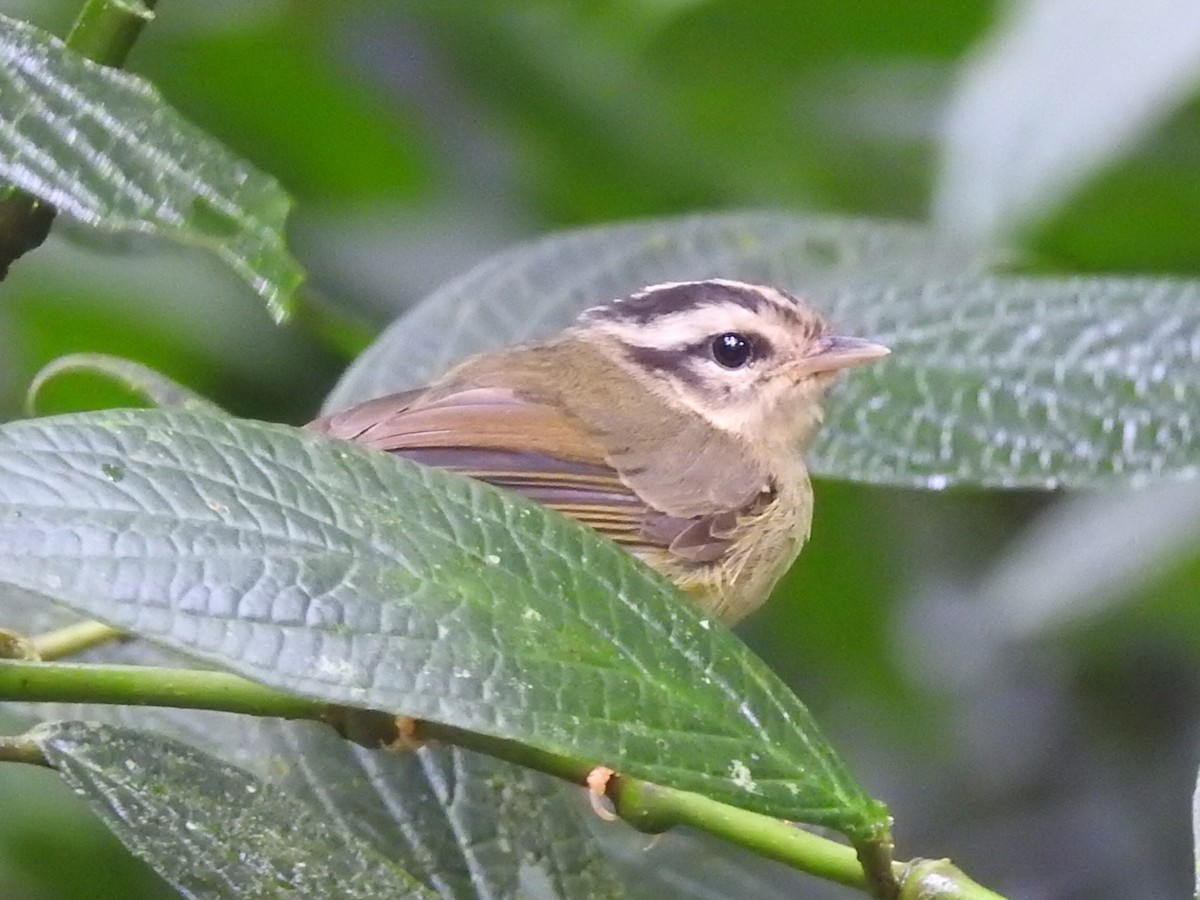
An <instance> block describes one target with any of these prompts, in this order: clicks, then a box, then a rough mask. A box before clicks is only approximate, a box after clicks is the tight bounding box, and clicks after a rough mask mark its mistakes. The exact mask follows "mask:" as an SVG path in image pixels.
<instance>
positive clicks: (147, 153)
mask: <svg viewBox="0 0 1200 900" xmlns="http://www.w3.org/2000/svg"><path fill="white" fill-rule="evenodd" d="M0 179H4V180H6V181H8V182H11V183H12V184H15V185H17V186H18V187H20V188H22V189H24V190H26V191H28V192H29V193H31V194H33V195H35V196H36V197H38V198H40V199H42V200H44V201H46V202H48V203H52V204H53V205H54V206H55V207H56V208H57V210H58V212H59V213H60V214H62V215H65V216H68V217H70V218H72V219H74V220H76V221H79V222H81V223H83V224H85V225H88V226H90V227H92V228H96V229H99V230H101V231H106V232H111V233H141V234H152V235H156V236H158V237H163V238H166V239H168V240H172V241H177V242H179V243H184V244H193V245H199V246H203V247H207V248H209V249H211V250H213V251H214V252H216V253H217V254H218V255H219V256H220V257H221V258H222V259H224V260H225V261H226V262H227V263H229V264H230V265H231V266H232V267H233V268H234V270H235V271H237V272H238V274H239V275H241V276H242V277H243V278H244V279H246V281H248V282H249V283H250V286H251V287H252V288H253V289H254V290H255V292H256V293H258V295H259V296H261V297H262V298H263V299H264V300H265V301H266V303H267V305H268V307H269V308H270V310H271V312H272V314H274V315H275V316H276V318H280V319H281V318H283V317H284V316H285V315H286V314H287V312H288V309H289V305H290V300H291V296H292V294H293V292H294V291H295V289H296V287H297V286H298V285H299V284H300V282H301V280H302V279H303V277H304V273H303V272H302V270H301V269H300V267H299V265H298V264H297V263H296V262H295V260H293V259H292V258H291V256H289V255H288V252H287V249H286V247H285V244H284V236H283V226H284V220H285V219H286V217H287V213H288V209H289V207H290V205H291V200H290V198H289V197H288V196H287V194H285V193H284V192H283V189H282V188H280V186H279V184H278V183H277V182H276V181H275V180H274V179H273V178H271V177H269V176H267V175H265V174H263V173H262V172H259V171H258V170H257V169H255V168H254V167H253V166H251V165H250V164H249V163H247V162H246V161H245V160H242V159H239V158H238V157H236V156H234V155H233V154H232V153H231V152H229V150H227V149H226V148H225V147H224V146H222V145H221V144H220V143H218V142H217V141H216V140H215V139H213V138H212V137H210V136H208V135H207V134H205V133H204V132H203V131H201V130H200V129H199V128H197V127H196V126H195V125H192V124H191V123H190V122H188V121H186V120H185V119H183V118H182V117H181V116H179V115H178V114H177V113H176V112H175V111H174V110H173V109H171V107H170V106H169V105H167V103H166V101H165V100H164V99H163V98H162V96H161V95H160V94H159V93H158V91H157V90H156V89H155V88H154V87H153V86H152V85H150V84H149V83H148V82H147V81H145V80H143V79H141V78H138V77H137V76H135V75H130V74H129V73H127V72H122V71H120V70H118V69H114V68H110V67H108V66H103V65H100V64H98V63H94V62H92V61H91V60H88V59H85V58H84V57H82V56H80V55H78V54H76V53H74V52H72V51H71V50H69V49H68V48H67V47H66V46H65V45H64V44H63V43H62V42H61V41H60V40H58V39H57V38H55V37H54V36H53V35H50V34H47V33H45V32H43V31H39V30H38V29H36V28H34V27H32V26H30V25H28V24H26V23H24V22H20V21H17V20H15V19H9V18H6V17H3V16H0Z"/></svg>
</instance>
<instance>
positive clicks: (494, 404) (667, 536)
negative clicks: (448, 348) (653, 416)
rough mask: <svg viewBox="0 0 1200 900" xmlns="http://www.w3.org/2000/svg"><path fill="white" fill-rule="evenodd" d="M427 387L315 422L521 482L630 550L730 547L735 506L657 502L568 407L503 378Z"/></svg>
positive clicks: (704, 556)
mask: <svg viewBox="0 0 1200 900" xmlns="http://www.w3.org/2000/svg"><path fill="white" fill-rule="evenodd" d="M423 394H424V392H423V391H412V392H409V393H405V394H393V395H391V396H389V397H382V398H380V399H378V400H371V401H369V402H367V403H364V404H361V405H360V406H356V407H353V408H352V409H349V410H346V411H345V412H342V413H337V414H335V415H332V416H327V417H325V418H322V419H318V420H317V421H315V422H313V423H312V424H311V425H310V426H309V427H310V428H311V429H313V430H316V431H321V432H325V433H327V434H329V435H332V436H334V437H338V438H342V439H344V440H349V441H354V442H355V443H359V444H363V445H365V446H368V447H374V448H376V449H379V450H387V451H389V452H392V453H398V454H400V455H402V456H405V457H407V458H409V459H412V460H413V461H415V462H419V463H422V464H425V465H431V466H438V467H440V468H446V469H453V470H454V471H457V472H461V473H462V474H464V475H469V476H471V477H473V478H478V479H480V480H481V481H486V482H489V483H490V484H494V485H496V486H497V487H503V488H508V489H510V490H514V491H518V492H519V493H522V494H524V495H525V496H527V497H529V498H530V499H532V500H535V501H537V502H539V503H542V504H543V505H545V506H549V507H552V508H554V509H557V510H558V511H559V512H562V513H565V514H566V515H569V516H572V517H573V518H576V519H578V520H579V521H581V522H583V523H584V524H586V525H588V526H590V527H592V528H594V529H595V530H596V531H599V532H600V533H601V534H604V535H606V536H607V537H609V538H610V539H612V540H614V541H616V542H618V543H620V544H622V545H625V546H626V548H627V549H629V550H631V551H639V550H653V549H658V550H663V549H667V550H669V551H670V552H671V554H672V555H674V556H677V557H679V558H680V560H681V561H683V560H688V561H692V562H697V563H699V562H709V561H712V560H716V559H719V558H720V557H721V556H722V554H724V552H725V550H726V549H727V548H728V546H729V543H730V539H731V534H732V531H733V528H734V527H735V526H736V521H737V511H736V510H713V511H712V512H711V513H707V514H702V515H697V516H690V517H686V518H685V517H679V516H671V515H668V514H666V513H664V512H662V511H660V510H656V509H653V508H652V507H650V506H648V505H647V503H646V502H645V501H643V500H642V499H641V498H640V497H639V496H638V494H637V493H636V492H635V491H633V490H632V489H631V488H630V487H629V486H628V485H627V484H626V483H625V481H624V480H623V479H622V477H621V474H620V473H619V472H618V471H617V470H616V469H614V468H613V467H612V466H611V465H610V464H609V461H608V458H607V455H606V453H605V450H604V448H603V446H602V445H601V444H600V442H599V441H598V440H597V439H596V438H595V437H594V436H592V435H591V434H589V432H588V430H587V428H586V427H585V426H584V425H583V423H582V422H580V421H579V420H578V419H576V418H575V417H573V416H571V415H570V414H568V413H566V412H563V411H562V410H560V409H558V408H556V407H553V406H550V405H547V404H544V403H538V402H534V401H530V400H527V399H524V398H522V397H520V396H518V395H517V394H515V393H514V392H513V391H510V390H507V389H503V388H466V389H463V390H460V391H456V392H454V393H451V394H448V395H446V396H442V397H439V398H436V399H432V400H430V399H426V398H425V397H423Z"/></svg>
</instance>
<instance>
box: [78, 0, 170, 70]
mask: <svg viewBox="0 0 1200 900" xmlns="http://www.w3.org/2000/svg"><path fill="white" fill-rule="evenodd" d="M156 2H157V0H87V2H86V3H84V5H83V9H81V10H80V11H79V17H78V18H77V19H76V20H75V24H74V25H73V26H71V31H70V33H69V34H68V35H67V41H66V43H67V46H68V47H70V48H71V49H72V50H74V51H76V52H77V53H80V54H81V55H83V56H86V57H87V58H88V59H90V60H92V61H93V62H98V63H100V64H101V65H104V66H113V67H115V68H120V67H121V66H123V65H124V64H125V60H126V59H127V58H128V56H129V51H130V50H131V49H132V48H133V45H134V42H135V41H136V40H137V39H138V36H139V35H141V33H142V29H143V28H145V27H146V24H147V23H148V22H150V21H151V20H152V19H153V18H154V13H153V11H152V10H153V7H154V5H155V3H156Z"/></svg>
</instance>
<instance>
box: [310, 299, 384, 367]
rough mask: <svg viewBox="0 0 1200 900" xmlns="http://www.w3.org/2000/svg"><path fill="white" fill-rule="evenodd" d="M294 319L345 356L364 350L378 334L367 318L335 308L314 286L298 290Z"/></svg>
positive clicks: (348, 357)
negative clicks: (313, 288) (315, 290)
mask: <svg viewBox="0 0 1200 900" xmlns="http://www.w3.org/2000/svg"><path fill="white" fill-rule="evenodd" d="M292 321H294V322H295V323H296V324H297V325H299V326H301V327H303V328H305V329H306V330H307V331H308V332H309V333H311V334H312V335H314V336H315V337H316V338H317V339H318V340H319V341H320V342H321V343H322V344H324V345H325V346H326V347H327V348H328V349H330V350H332V351H333V352H334V353H336V354H338V355H339V356H341V357H343V358H345V359H354V357H356V356H358V354H360V353H362V352H363V350H365V349H367V345H368V344H370V343H371V341H373V340H375V338H376V336H377V335H378V333H379V332H378V329H375V328H372V327H371V326H370V325H369V324H367V322H366V321H365V320H364V319H361V318H359V317H358V316H356V315H354V314H352V313H348V312H346V311H344V310H341V309H338V308H336V307H335V306H334V305H333V304H332V303H330V302H328V301H327V300H326V299H325V298H324V297H322V296H320V295H319V294H317V293H316V292H314V291H313V290H312V289H311V288H310V289H305V288H300V289H299V290H297V291H296V293H295V295H294V305H293V309H292Z"/></svg>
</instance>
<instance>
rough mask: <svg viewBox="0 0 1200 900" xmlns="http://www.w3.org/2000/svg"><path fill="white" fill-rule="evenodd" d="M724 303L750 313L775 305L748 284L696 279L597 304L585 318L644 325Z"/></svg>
mask: <svg viewBox="0 0 1200 900" xmlns="http://www.w3.org/2000/svg"><path fill="white" fill-rule="evenodd" d="M725 303H734V304H737V305H738V306H741V307H742V308H743V309H747V310H749V311H750V312H758V311H759V310H761V309H762V308H763V307H764V306H766V305H771V306H775V304H773V303H771V301H770V300H768V299H767V298H766V297H764V296H763V295H762V294H761V293H760V292H759V291H757V290H755V289H753V288H750V287H735V286H733V285H728V284H718V283H716V282H712V281H696V282H691V283H688V284H678V285H674V286H672V287H664V288H656V289H654V290H652V291H646V292H644V293H641V294H635V295H633V296H631V297H626V298H625V299H624V300H620V301H617V302H616V303H609V304H608V305H606V306H598V307H596V308H595V309H592V310H589V311H588V319H589V320H590V321H605V322H623V323H630V324H636V325H644V324H646V323H647V322H649V321H651V320H653V319H657V318H659V317H660V316H666V315H671V314H672V313H681V312H686V311H688V310H692V309H700V308H701V307H706V306H719V305H721V304H725Z"/></svg>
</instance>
